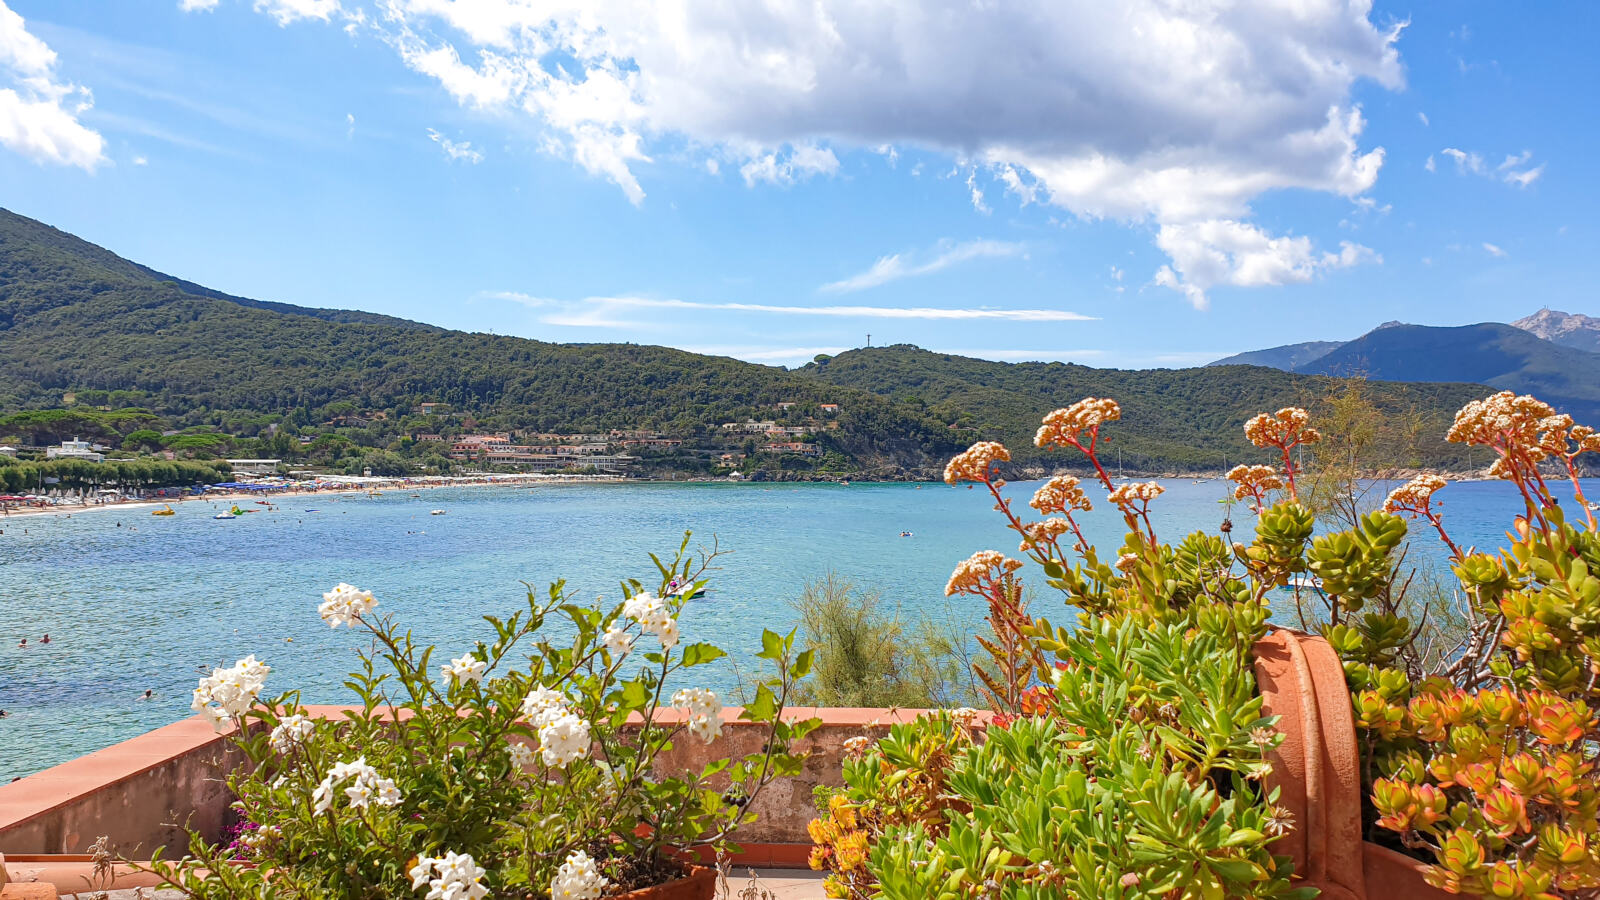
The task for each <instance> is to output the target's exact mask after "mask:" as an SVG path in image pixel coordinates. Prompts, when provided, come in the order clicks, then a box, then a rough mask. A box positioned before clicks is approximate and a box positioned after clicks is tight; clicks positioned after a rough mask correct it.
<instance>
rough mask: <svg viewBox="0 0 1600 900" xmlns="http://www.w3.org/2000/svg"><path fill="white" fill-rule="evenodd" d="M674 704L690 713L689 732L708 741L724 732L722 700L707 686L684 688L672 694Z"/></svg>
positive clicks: (674, 706) (676, 707) (675, 706)
mask: <svg viewBox="0 0 1600 900" xmlns="http://www.w3.org/2000/svg"><path fill="white" fill-rule="evenodd" d="M672 706H673V708H674V709H681V710H684V711H686V712H688V714H689V733H690V734H692V735H694V736H695V737H698V738H699V739H700V740H702V741H705V742H706V743H708V744H709V743H711V742H712V741H714V740H716V739H717V737H718V736H720V735H721V734H722V701H721V700H718V699H717V695H716V693H715V692H714V691H711V690H708V689H706V688H684V689H683V690H680V691H678V692H677V693H675V694H673V695H672Z"/></svg>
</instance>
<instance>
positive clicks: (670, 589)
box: [667, 580, 706, 600]
mask: <svg viewBox="0 0 1600 900" xmlns="http://www.w3.org/2000/svg"><path fill="white" fill-rule="evenodd" d="M691 587H693V585H687V584H686V585H683V586H681V587H680V586H679V585H678V582H677V581H676V580H674V581H670V582H668V583H667V596H668V597H671V598H673V599H674V600H695V599H697V598H700V597H704V596H705V595H706V589H705V588H700V589H699V590H697V591H695V592H694V593H693V594H690V593H688V591H689V589H690V588H691Z"/></svg>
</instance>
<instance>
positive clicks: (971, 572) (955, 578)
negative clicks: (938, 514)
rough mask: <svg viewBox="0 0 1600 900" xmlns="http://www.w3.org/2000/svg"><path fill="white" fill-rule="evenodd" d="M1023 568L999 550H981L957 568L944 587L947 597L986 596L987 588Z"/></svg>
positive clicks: (1020, 563) (1018, 562) (1019, 562)
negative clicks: (961, 595) (958, 595)
mask: <svg viewBox="0 0 1600 900" xmlns="http://www.w3.org/2000/svg"><path fill="white" fill-rule="evenodd" d="M1020 568H1022V562H1021V561H1020V560H1015V559H1006V557H1005V555H1004V554H1002V553H1001V552H1000V551H999V550H979V551H978V552H977V553H974V554H972V555H971V556H969V557H967V558H966V559H964V560H962V561H961V564H960V565H958V566H956V570H955V571H954V572H952V573H950V581H949V583H948V584H946V585H945V587H944V594H945V596H946V597H951V596H954V595H956V594H977V595H979V596H983V595H984V590H985V588H988V587H991V586H992V585H994V583H995V582H996V581H998V580H999V579H1001V578H1004V577H1005V576H1007V575H1010V574H1011V573H1012V572H1015V571H1016V570H1018V569H1020Z"/></svg>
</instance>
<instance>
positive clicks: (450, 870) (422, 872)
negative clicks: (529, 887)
mask: <svg viewBox="0 0 1600 900" xmlns="http://www.w3.org/2000/svg"><path fill="white" fill-rule="evenodd" d="M406 874H408V875H410V876H411V889H412V890H417V889H419V888H421V887H422V886H423V885H427V886H428V895H427V900H481V898H483V897H486V896H488V894H489V889H488V888H486V887H484V886H483V880H482V879H483V874H484V872H483V867H482V866H479V865H478V864H477V863H476V862H474V861H473V859H472V855H471V854H470V853H452V852H449V851H446V852H445V855H444V856H419V857H417V864H416V865H415V866H412V867H411V871H409V872H407V873H406ZM430 876H432V877H430Z"/></svg>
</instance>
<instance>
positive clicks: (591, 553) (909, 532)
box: [0, 478, 1600, 783]
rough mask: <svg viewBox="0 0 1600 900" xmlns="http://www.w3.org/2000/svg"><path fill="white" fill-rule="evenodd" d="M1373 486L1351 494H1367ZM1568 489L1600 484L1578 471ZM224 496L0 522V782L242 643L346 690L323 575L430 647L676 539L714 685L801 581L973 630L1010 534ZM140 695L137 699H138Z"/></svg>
mask: <svg viewBox="0 0 1600 900" xmlns="http://www.w3.org/2000/svg"><path fill="white" fill-rule="evenodd" d="M1161 483H1162V485H1163V486H1164V487H1165V489H1166V492H1165V494H1163V495H1162V496H1161V497H1160V498H1159V499H1158V500H1157V501H1156V502H1155V504H1154V505H1153V510H1154V521H1155V525H1156V529H1157V532H1158V534H1159V535H1160V536H1161V537H1162V539H1163V540H1174V539H1177V538H1180V537H1181V536H1182V535H1184V534H1186V533H1188V532H1190V531H1193V530H1196V529H1205V530H1208V531H1212V532H1215V531H1216V530H1217V528H1218V527H1219V525H1220V524H1221V523H1222V521H1223V519H1224V517H1225V516H1231V519H1232V521H1233V525H1234V531H1233V534H1234V537H1235V538H1241V539H1244V540H1248V535H1249V533H1250V529H1251V528H1252V527H1253V524H1254V522H1253V517H1252V516H1251V515H1250V513H1249V512H1248V511H1247V510H1246V509H1245V508H1244V507H1243V505H1242V504H1241V505H1234V506H1232V507H1229V506H1228V505H1226V504H1224V503H1223V502H1222V501H1223V499H1224V498H1225V497H1226V496H1227V483H1226V482H1224V481H1222V480H1220V479H1210V480H1203V481H1196V480H1194V479H1187V478H1186V479H1169V480H1164V481H1162V482H1161ZM1036 487H1037V484H1033V483H1024V482H1017V483H1013V484H1011V485H1009V486H1008V487H1007V488H1006V492H1007V494H1008V496H1011V497H1013V498H1014V505H1015V507H1016V509H1017V511H1018V512H1019V513H1022V512H1027V513H1031V512H1032V511H1031V510H1028V509H1027V505H1026V504H1027V500H1028V498H1029V497H1030V496H1031V494H1032V492H1033V490H1034V489H1035V488H1036ZM1387 487H1388V486H1387V485H1383V484H1373V485H1371V486H1370V488H1369V494H1368V495H1369V497H1370V499H1371V502H1373V503H1377V502H1380V501H1381V499H1382V497H1383V495H1384V493H1385V491H1386V490H1387ZM1585 491H1586V492H1587V493H1588V496H1590V497H1591V498H1596V497H1600V481H1597V482H1595V483H1590V482H1586V483H1585ZM1570 493H1571V489H1570V487H1568V488H1567V489H1566V490H1565V491H1564V492H1563V494H1562V496H1563V497H1564V498H1565V497H1567V496H1570ZM1436 499H1437V500H1438V501H1439V502H1440V505H1441V507H1442V509H1443V511H1444V515H1445V518H1446V522H1447V524H1448V526H1449V527H1450V529H1451V532H1452V536H1453V537H1455V538H1456V539H1457V541H1458V542H1461V543H1463V545H1466V544H1476V545H1478V546H1481V547H1490V546H1495V545H1498V544H1500V543H1503V542H1504V540H1505V538H1504V532H1505V530H1506V529H1507V528H1509V527H1510V525H1511V519H1512V516H1514V515H1515V513H1516V511H1517V510H1518V509H1519V508H1520V501H1519V500H1518V498H1517V496H1516V492H1515V489H1514V488H1512V487H1511V486H1510V485H1509V484H1506V483H1503V482H1462V483H1457V484H1453V485H1451V486H1450V487H1449V488H1447V489H1446V490H1444V491H1441V492H1440V493H1439V494H1438V495H1437V496H1436ZM231 505H232V504H231V502H230V503H228V504H218V505H213V504H212V503H210V502H206V501H192V502H186V503H182V504H179V505H177V507H176V509H177V514H176V515H174V516H169V517H158V516H152V515H151V514H150V509H149V508H131V507H125V508H107V509H95V510H90V511H85V512H80V513H76V514H74V515H71V516H70V517H68V516H65V515H53V516H27V517H11V518H0V710H4V711H5V712H6V717H5V718H0V783H3V782H6V781H10V780H12V779H14V778H17V777H20V776H23V775H27V774H29V773H32V772H35V771H39V770H41V769H44V768H47V767H49V766H52V765H55V764H57V763H60V762H63V761H65V760H67V759H70V758H72V757H75V756H78V755H81V754H84V753H88V752H91V751H94V750H97V749H100V748H102V747H106V746H108V745H110V744H112V743H115V742H117V741H122V740H126V739H128V738H130V737H133V736H136V735H138V734H141V733H143V732H145V731H148V730H150V729H153V728H157V727H159V726H162V725H166V724H168V723H171V722H174V721H177V720H178V719H181V718H183V717H185V716H188V715H190V714H191V713H190V710H189V701H190V692H191V690H192V689H193V688H194V685H195V683H196V680H197V679H198V678H199V677H200V676H202V675H204V674H205V673H207V672H209V671H210V670H211V668H212V667H215V666H225V665H230V664H232V663H233V662H234V661H235V660H237V659H239V658H241V657H243V656H245V655H247V654H254V655H255V656H256V658H257V659H259V660H261V661H263V662H265V663H267V664H268V665H269V666H271V667H272V672H271V674H270V675H269V676H268V679H267V686H266V688H267V689H266V693H268V694H273V695H275V694H276V693H278V692H279V691H284V690H291V689H298V690H300V691H301V692H302V697H303V699H304V700H305V701H306V702H315V703H349V702H354V698H353V695H352V694H351V692H350V690H349V689H348V688H347V687H345V686H344V685H343V682H344V680H345V677H346V673H348V672H350V671H353V670H354V668H355V667H356V664H357V657H356V653H357V651H358V650H360V649H365V648H366V647H367V646H368V644H367V642H364V641H362V640H360V637H359V633H358V632H353V631H351V630H349V629H346V628H340V629H337V630H334V629H330V628H329V627H328V626H327V625H326V624H325V623H323V621H322V620H321V619H320V618H319V617H318V614H317V605H318V603H319V602H320V601H321V599H322V594H323V592H324V591H327V590H329V589H330V588H331V587H332V586H333V585H334V584H336V583H338V582H348V583H351V584H354V585H357V586H360V587H362V588H366V589H368V590H371V591H372V592H373V593H374V594H375V595H376V596H377V598H378V600H379V603H380V606H379V609H380V611H382V612H387V613H391V614H393V615H395V616H396V617H397V618H398V620H399V621H400V622H401V623H402V624H403V625H404V626H405V627H407V628H409V629H411V630H412V631H413V634H414V636H415V638H416V639H417V640H418V641H420V642H425V643H431V644H435V645H437V647H438V653H437V654H436V658H437V660H438V661H443V660H446V659H448V658H449V657H452V656H457V655H460V654H461V653H464V652H467V651H469V650H470V649H471V648H472V647H473V645H474V644H475V643H476V642H477V641H478V640H484V639H488V638H490V637H491V636H492V634H493V632H492V630H491V628H490V626H489V625H488V624H487V623H485V622H484V621H483V620H482V617H483V616H485V615H500V616H507V615H509V614H511V613H512V612H515V611H517V610H518V609H524V608H526V605H527V594H528V592H529V590H534V591H536V592H538V593H539V594H541V595H542V594H543V593H544V592H545V591H546V590H547V589H548V586H549V584H550V583H551V582H554V581H556V580H562V579H564V580H565V583H566V588H567V590H568V591H569V592H570V594H571V596H572V597H573V598H575V599H576V600H578V601H581V602H599V603H602V604H613V603H616V602H618V601H619V599H620V598H621V590H622V589H621V583H622V582H623V581H624V580H625V579H630V578H636V579H639V580H640V581H642V582H644V583H646V584H647V585H653V584H655V583H657V581H658V576H657V575H656V569H655V566H654V564H653V563H652V562H651V560H650V554H652V553H654V554H657V555H660V556H663V557H670V556H671V555H672V554H673V553H674V552H675V551H676V550H677V549H678V547H679V546H680V544H681V543H682V542H683V540H684V535H685V534H689V535H690V537H689V547H690V550H691V552H709V551H712V550H715V551H716V553H717V556H716V558H715V559H714V560H713V561H712V570H711V572H710V576H709V577H710V579H711V585H710V589H709V590H708V591H707V592H706V594H705V595H704V596H703V597H700V598H698V599H695V600H693V601H690V602H689V604H688V606H687V608H686V610H685V611H684V613H683V615H682V618H681V621H680V624H681V626H682V632H683V639H684V640H685V641H686V642H696V641H709V642H711V643H714V644H716V645H718V646H720V647H722V648H723V649H724V650H726V651H727V652H728V653H729V654H730V658H729V659H728V660H725V661H722V662H720V663H718V664H716V665H713V666H706V667H703V668H699V669H696V670H694V676H695V680H696V681H697V683H700V684H703V685H705V686H708V687H711V688H713V689H714V690H717V691H719V692H720V693H722V694H723V695H724V696H727V697H729V698H730V700H731V699H733V698H734V695H735V694H736V693H737V689H736V685H737V684H738V682H739V679H740V678H741V672H742V673H745V674H748V673H750V672H752V671H758V669H757V667H756V664H757V663H758V662H759V661H758V660H755V659H754V654H755V653H756V652H758V651H759V649H760V647H761V632H762V630H763V629H764V628H770V629H773V630H777V631H787V630H788V629H790V628H792V627H794V625H795V623H796V620H797V612H796V609H795V606H794V604H795V602H796V600H797V598H799V596H800V594H801V592H802V589H803V588H804V586H805V585H806V584H807V582H808V581H812V580H814V579H818V578H820V577H822V576H824V575H827V574H829V573H832V574H834V575H836V576H839V577H841V578H843V579H846V580H848V581H851V582H854V583H855V584H856V585H857V586H858V587H861V588H864V589H872V590H876V591H878V592H880V593H881V595H882V597H883V599H884V601H885V602H886V604H887V605H888V606H889V607H891V608H894V609H898V610H899V612H900V614H901V615H902V616H903V617H904V618H906V619H908V620H915V619H918V618H928V619H937V620H939V621H941V622H946V623H955V624H957V625H959V626H962V627H964V628H967V629H969V630H974V631H975V630H976V629H978V628H981V627H982V619H983V615H984V611H983V609H982V608H980V607H979V606H978V605H977V604H974V603H972V602H970V601H963V600H960V599H955V600H951V599H947V598H946V597H945V596H944V585H945V582H946V580H947V579H948V578H949V575H950V571H951V569H952V568H954V566H955V565H956V564H957V563H958V562H960V561H961V560H962V559H965V558H966V557H967V556H968V555H970V554H971V553H973V552H975V551H978V550H985V549H996V550H1002V551H1005V552H1007V553H1012V554H1014V553H1015V551H1016V549H1017V543H1018V539H1017V537H1016V535H1015V534H1013V533H1011V532H1009V531H1008V530H1006V529H1005V527H1004V524H1003V521H1002V519H1001V517H1000V515H999V514H998V513H996V512H995V511H994V510H993V501H992V500H991V498H990V497H989V495H988V494H987V493H986V492H985V491H984V490H982V489H981V488H979V489H976V490H973V489H968V488H967V487H966V486H964V485H963V486H960V487H950V486H947V485H944V484H938V483H930V484H908V483H894V484H873V483H859V482H858V483H855V484H848V485H846V484H781V483H780V484H750V483H746V484H706V483H686V484H672V483H633V484H629V483H586V484H536V485H531V486H469V487H451V488H436V489H429V490H422V491H419V492H416V496H413V492H410V491H407V490H386V491H384V492H382V493H381V494H379V495H378V496H370V495H366V494H346V495H339V496H332V495H310V496H297V497H287V498H282V499H281V500H280V501H279V502H278V503H277V504H276V505H275V506H274V507H272V508H270V509H269V508H267V507H263V506H258V505H255V504H250V503H244V505H245V506H247V507H249V508H253V509H258V510H260V512H256V513H252V514H248V515H243V516H240V517H238V518H235V519H221V520H219V519H216V518H213V516H214V515H215V514H216V513H217V512H219V511H221V510H222V509H223V508H225V507H226V506H231ZM1103 506H1104V504H1097V505H1096V509H1095V511H1094V512H1092V513H1089V514H1087V516H1086V517H1085V518H1086V529H1085V530H1086V532H1087V535H1088V537H1089V538H1090V540H1091V541H1093V542H1095V543H1097V544H1098V545H1100V546H1101V547H1102V550H1103V552H1104V553H1112V554H1114V551H1115V548H1116V547H1117V546H1118V545H1120V543H1121V530H1122V523H1121V519H1120V518H1119V517H1117V516H1116V514H1115V513H1114V511H1111V510H1107V509H1105V508H1103ZM1568 508H1569V509H1571V508H1573V507H1572V506H1571V504H1569V505H1568ZM434 510H443V514H441V515H432V514H431V513H432V511H434ZM1412 533H1413V535H1414V537H1415V543H1414V549H1413V550H1412V553H1411V559H1412V560H1413V561H1416V562H1419V563H1422V564H1437V563H1439V562H1440V561H1442V557H1443V554H1442V552H1441V550H1440V549H1439V547H1438V542H1437V541H1436V540H1435V539H1434V537H1433V535H1432V533H1431V529H1428V528H1427V527H1426V526H1425V525H1420V526H1416V527H1414V528H1413V532H1412ZM1028 571H1029V572H1030V577H1031V578H1034V579H1038V576H1037V574H1036V569H1032V568H1030V569H1029V570H1028ZM1034 584H1035V586H1036V587H1038V588H1039V590H1037V591H1035V592H1034V593H1033V598H1034V599H1033V604H1034V605H1033V610H1034V611H1035V612H1036V613H1039V614H1043V615H1046V616H1047V617H1049V618H1050V619H1051V620H1052V621H1070V618H1071V617H1070V614H1069V613H1068V612H1067V611H1066V610H1065V609H1064V607H1063V606H1062V605H1061V601H1060V599H1059V595H1056V594H1055V593H1054V592H1053V591H1052V590H1051V589H1049V588H1048V587H1046V586H1044V585H1042V584H1041V583H1039V582H1038V581H1037V580H1035V582H1034ZM45 634H49V636H50V643H49V644H42V643H41V642H40V638H41V637H42V636H43V635H45ZM555 636H556V637H564V635H561V634H557V635H555ZM23 639H26V640H27V644H28V646H27V647H26V648H22V647H19V646H18V644H19V642H20V641H21V640H23ZM735 664H737V665H735ZM146 690H150V691H152V692H153V699H151V700H148V701H146V700H143V699H141V698H142V697H143V694H144V692H145V691H146Z"/></svg>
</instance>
